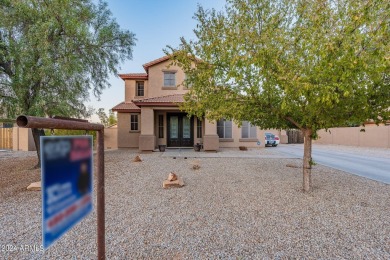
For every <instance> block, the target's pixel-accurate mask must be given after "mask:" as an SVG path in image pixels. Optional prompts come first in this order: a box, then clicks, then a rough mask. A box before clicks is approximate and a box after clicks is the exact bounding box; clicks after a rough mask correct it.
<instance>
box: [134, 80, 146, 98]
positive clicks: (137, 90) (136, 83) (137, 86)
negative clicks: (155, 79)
mask: <svg viewBox="0 0 390 260" xmlns="http://www.w3.org/2000/svg"><path fill="white" fill-rule="evenodd" d="M139 83H142V93H143V95H139ZM135 94H136V96H137V97H144V96H145V81H136V82H135Z"/></svg>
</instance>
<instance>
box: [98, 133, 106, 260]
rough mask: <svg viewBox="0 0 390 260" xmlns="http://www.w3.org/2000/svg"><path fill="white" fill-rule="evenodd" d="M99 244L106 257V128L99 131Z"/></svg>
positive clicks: (100, 250) (101, 259)
mask: <svg viewBox="0 0 390 260" xmlns="http://www.w3.org/2000/svg"><path fill="white" fill-rule="evenodd" d="M96 167H97V189H96V190H97V192H96V193H97V194H96V196H97V246H98V259H99V260H103V259H105V255H106V252H105V251H106V246H105V221H104V218H105V216H104V213H105V209H104V206H105V202H104V128H103V129H102V130H99V131H97V165H96Z"/></svg>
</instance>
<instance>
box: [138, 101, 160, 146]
mask: <svg viewBox="0 0 390 260" xmlns="http://www.w3.org/2000/svg"><path fill="white" fill-rule="evenodd" d="M155 147H156V136H155V135H154V111H153V108H152V107H141V135H140V136H139V150H140V151H153V150H154V148H155Z"/></svg>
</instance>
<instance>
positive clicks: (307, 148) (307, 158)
mask: <svg viewBox="0 0 390 260" xmlns="http://www.w3.org/2000/svg"><path fill="white" fill-rule="evenodd" d="M312 133H313V131H312V130H311V129H305V130H304V131H303V134H304V136H305V142H304V148H303V191H304V192H309V191H311V188H312V187H311V165H312V160H311V147H312V145H311V140H312Z"/></svg>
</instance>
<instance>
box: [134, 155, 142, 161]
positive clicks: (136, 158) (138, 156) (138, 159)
mask: <svg viewBox="0 0 390 260" xmlns="http://www.w3.org/2000/svg"><path fill="white" fill-rule="evenodd" d="M133 162H142V158H141V156H140V155H137V156H136V157H135V158H134V160H133Z"/></svg>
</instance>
